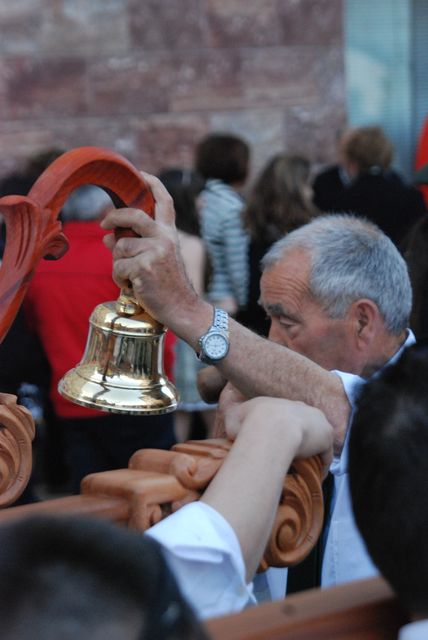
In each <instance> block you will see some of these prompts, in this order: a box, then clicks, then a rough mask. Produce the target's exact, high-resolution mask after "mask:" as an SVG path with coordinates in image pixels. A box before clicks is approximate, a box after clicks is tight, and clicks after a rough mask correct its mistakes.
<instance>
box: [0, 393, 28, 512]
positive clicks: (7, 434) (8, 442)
mask: <svg viewBox="0 0 428 640" xmlns="http://www.w3.org/2000/svg"><path fill="white" fill-rule="evenodd" d="M34 434H35V429H34V421H33V418H32V416H31V413H30V412H29V411H28V410H27V409H25V407H21V406H19V405H17V404H16V397H15V396H12V395H9V394H7V393H0V508H2V507H7V506H9V505H10V504H12V503H13V502H15V500H17V499H18V498H19V496H20V495H21V493H22V492H23V491H24V489H25V487H26V486H27V482H28V479H29V477H30V474H31V466H32V450H31V443H32V441H33V438H34Z"/></svg>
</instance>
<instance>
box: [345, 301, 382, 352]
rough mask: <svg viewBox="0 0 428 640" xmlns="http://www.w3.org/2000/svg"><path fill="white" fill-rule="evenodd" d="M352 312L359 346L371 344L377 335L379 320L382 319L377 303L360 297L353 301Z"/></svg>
mask: <svg viewBox="0 0 428 640" xmlns="http://www.w3.org/2000/svg"><path fill="white" fill-rule="evenodd" d="M350 313H351V322H352V325H353V328H354V331H355V334H354V335H355V339H356V340H357V342H358V345H359V347H364V346H367V345H369V344H370V343H371V342H372V340H373V338H374V337H375V335H376V332H377V329H378V327H379V322H381V321H382V318H381V315H380V312H379V309H378V307H377V305H376V303H375V302H373V301H372V300H368V299H367V298H360V299H359V300H356V301H355V302H353V303H352V305H351V307H350Z"/></svg>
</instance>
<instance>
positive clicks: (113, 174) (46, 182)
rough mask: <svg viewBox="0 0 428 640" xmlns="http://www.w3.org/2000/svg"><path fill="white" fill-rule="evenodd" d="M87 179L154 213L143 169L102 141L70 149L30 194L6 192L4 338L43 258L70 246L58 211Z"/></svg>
mask: <svg viewBox="0 0 428 640" xmlns="http://www.w3.org/2000/svg"><path fill="white" fill-rule="evenodd" d="M84 184H95V185H97V186H99V187H101V188H103V189H105V190H106V191H107V192H108V193H109V194H110V195H112V196H114V198H115V199H116V202H118V203H120V204H124V205H127V206H135V207H139V208H142V209H144V210H145V211H146V212H147V213H149V214H151V215H153V209H154V200H153V196H152V194H151V191H150V189H149V188H148V187H147V185H146V183H145V181H144V179H143V177H142V176H141V174H140V173H139V171H137V169H136V168H135V167H134V166H133V165H132V164H131V163H130V162H128V161H127V160H126V159H125V158H122V156H120V155H118V154H116V153H114V152H113V151H110V150H108V149H102V148H98V147H81V148H78V149H73V150H71V151H68V152H67V153H64V154H63V155H62V156H60V157H59V158H57V159H56V160H55V161H54V162H53V163H52V164H51V165H50V166H49V167H48V168H47V169H46V170H45V171H44V172H43V173H42V175H41V176H40V177H39V178H38V180H37V181H36V182H35V184H34V185H33V187H32V188H31V190H30V192H29V193H28V196H5V197H4V198H1V199H0V213H2V214H3V216H4V218H5V222H6V248H5V252H4V257H3V263H2V266H1V268H0V339H3V338H4V336H5V335H6V333H7V331H8V329H9V328H10V326H11V324H12V322H13V320H14V318H15V316H16V314H17V312H18V309H19V307H20V305H21V303H22V300H23V299H24V296H25V292H26V290H27V288H28V284H29V282H30V279H31V277H32V274H33V271H34V268H35V267H36V265H37V263H38V262H39V260H40V259H41V258H43V257H51V258H54V259H56V258H59V257H61V256H62V255H63V254H64V253H65V251H67V248H68V242H67V239H66V238H65V236H64V235H63V234H62V232H61V225H60V223H59V222H58V221H57V217H58V214H59V212H60V210H61V207H62V205H63V204H64V202H65V201H66V199H67V198H68V196H69V195H70V193H71V192H72V191H74V189H77V187H80V186H82V185H84Z"/></svg>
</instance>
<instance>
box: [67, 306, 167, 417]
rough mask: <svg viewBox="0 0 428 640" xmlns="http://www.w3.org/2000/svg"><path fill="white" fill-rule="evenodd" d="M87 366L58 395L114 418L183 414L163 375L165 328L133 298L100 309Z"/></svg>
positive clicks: (81, 366) (85, 359)
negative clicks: (115, 415) (124, 415)
mask: <svg viewBox="0 0 428 640" xmlns="http://www.w3.org/2000/svg"><path fill="white" fill-rule="evenodd" d="M89 323H90V329H89V335H88V340H87V343H86V349H85V353H84V355H83V358H82V360H81V362H80V363H79V364H78V365H77V366H76V367H75V368H74V369H71V370H70V371H69V372H68V373H66V374H65V376H64V377H63V378H62V380H60V382H59V385H58V391H59V392H60V393H61V395H63V396H64V397H65V398H67V399H68V400H71V401H72V402H75V403H77V404H80V405H83V406H85V407H91V408H93V409H100V410H102V411H111V412H114V413H133V414H151V415H154V414H160V413H169V412H170V411H174V409H176V408H177V392H176V389H175V387H174V385H173V384H172V383H171V382H170V381H169V380H168V379H167V377H166V376H165V374H164V370H163V342H164V337H165V332H166V329H165V327H164V326H163V325H162V324H160V323H159V322H157V321H156V320H154V319H153V318H152V317H151V316H150V315H149V314H148V313H146V312H145V311H144V310H143V309H142V308H141V307H139V305H138V304H137V303H136V302H135V301H134V300H133V299H132V298H131V297H129V296H127V295H124V294H122V295H121V296H120V297H119V299H118V300H117V301H116V302H105V303H103V304H100V305H98V306H97V307H96V308H95V309H94V311H93V312H92V315H91V317H90V319H89Z"/></svg>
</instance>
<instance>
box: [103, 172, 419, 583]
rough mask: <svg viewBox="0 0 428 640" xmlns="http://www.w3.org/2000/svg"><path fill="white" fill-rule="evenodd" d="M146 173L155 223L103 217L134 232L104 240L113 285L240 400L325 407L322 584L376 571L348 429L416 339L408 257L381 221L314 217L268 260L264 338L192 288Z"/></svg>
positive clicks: (141, 216) (121, 215) (135, 215)
mask: <svg viewBox="0 0 428 640" xmlns="http://www.w3.org/2000/svg"><path fill="white" fill-rule="evenodd" d="M144 177H145V178H146V180H147V182H148V184H149V185H150V188H151V189H152V191H153V194H154V197H155V200H156V219H155V220H152V219H151V218H150V217H149V216H147V215H146V214H145V213H144V212H141V211H138V210H135V209H122V210H117V211H113V212H111V213H110V214H109V215H108V216H107V217H106V219H105V220H104V222H103V226H104V228H106V229H114V228H115V227H132V229H133V230H134V231H135V232H136V233H137V234H138V236H140V237H138V238H122V239H120V240H118V241H116V240H115V239H114V237H113V236H108V237H107V238H106V240H105V242H106V243H107V245H108V246H109V247H110V248H111V249H112V250H113V257H114V278H115V280H116V282H117V283H118V284H119V285H120V286H126V285H127V284H128V283H129V282H131V283H132V287H133V290H134V294H135V296H136V297H137V298H138V299H139V300H141V302H142V303H143V304H144V306H145V308H146V309H147V310H148V311H149V312H151V313H152V314H153V315H154V316H155V317H156V318H157V319H158V320H160V321H161V322H164V323H165V324H166V325H168V326H169V327H170V328H171V329H172V330H173V331H174V332H175V333H176V334H177V335H179V336H180V337H181V338H183V339H184V340H186V341H187V342H188V343H189V344H190V345H191V346H192V347H193V348H194V349H195V351H196V352H197V353H198V354H199V357H200V358H201V359H202V360H204V361H205V362H210V363H211V364H215V365H216V366H217V367H218V369H219V371H220V372H221V373H222V375H223V376H224V377H225V378H226V379H228V380H229V381H231V382H232V383H233V385H234V386H235V387H236V388H237V389H238V390H239V391H240V392H241V393H242V394H244V395H245V396H246V397H253V396H257V395H267V396H277V397H284V398H288V399H292V400H303V401H304V402H306V403H307V404H309V405H312V406H314V407H317V408H319V409H321V410H322V411H323V412H324V414H325V415H326V417H327V419H328V420H329V422H330V423H331V424H332V425H333V428H334V446H335V454H336V458H335V461H334V463H333V466H332V472H333V474H334V476H335V496H334V500H333V510H332V514H331V521H330V526H329V530H328V535H327V539H326V544H325V553H324V560H323V568H322V585H332V584H338V583H341V582H346V581H348V580H352V579H355V578H360V577H366V576H369V575H372V574H373V573H375V571H376V570H375V568H374V566H373V565H372V563H371V561H370V558H369V557H368V555H367V553H366V551H365V548H364V545H363V543H362V541H361V538H360V536H359V534H358V532H357V530H356V527H355V524H354V520H353V516H352V512H351V508H350V504H349V491H348V478H347V435H348V433H349V429H348V425H349V421H350V418H351V415H352V408H353V404H354V398H355V394H356V392H357V390H358V388H359V386H360V385H361V384H362V383H363V381H364V379H366V378H369V377H370V376H371V375H373V374H374V373H375V372H376V371H377V370H379V369H380V368H382V367H383V366H384V365H386V364H387V363H389V362H390V361H392V360H393V359H394V358H395V357H397V355H398V354H399V353H400V352H401V350H402V348H403V347H404V346H406V345H407V344H410V343H411V342H412V340H413V336H412V334H411V333H410V332H409V331H408V330H407V329H406V327H407V322H408V316H409V313H410V308H411V289H410V283H409V279H408V274H407V269H406V266H405V263H404V261H403V259H402V258H401V256H400V254H399V253H398V251H397V250H396V249H395V247H394V245H393V244H392V242H391V241H390V240H389V239H388V238H387V237H386V236H385V235H384V234H383V233H381V232H380V231H379V229H378V228H377V227H375V226H374V225H372V224H370V223H367V222H365V221H363V220H359V219H355V218H352V217H349V216H326V217H323V218H318V219H316V220H314V221H313V222H311V223H310V224H308V225H306V226H304V227H302V228H300V229H298V230H296V231H294V232H293V233H290V234H289V235H288V236H287V237H286V238H284V239H283V240H281V241H280V242H279V243H278V244H277V245H275V246H274V247H273V248H272V249H271V251H270V252H269V253H268V255H267V256H266V258H265V260H264V273H263V277H262V282H261V300H262V303H263V306H264V307H265V309H266V311H267V313H268V314H269V316H270V318H271V324H272V327H271V333H270V338H271V339H272V340H271V341H267V340H265V339H263V338H261V337H259V336H256V335H255V334H253V333H252V332H251V331H248V330H247V329H245V328H244V327H242V326H241V325H239V324H237V323H236V322H234V321H233V320H231V319H228V317H227V315H225V314H224V312H221V311H219V310H215V311H214V317H213V308H212V306H211V305H210V304H208V303H207V302H205V301H204V300H202V299H201V298H199V297H198V296H197V295H196V294H195V292H194V291H193V289H192V287H191V286H190V285H189V283H188V280H187V278H186V275H185V272H184V268H183V264H182V260H181V257H180V253H179V247H178V243H177V239H176V238H177V236H176V231H175V227H174V211H173V206H172V201H171V198H170V197H169V196H168V194H167V193H166V192H165V190H164V189H163V188H162V186H161V185H160V183H159V181H157V180H156V179H155V178H153V177H151V176H149V175H147V174H144ZM275 342H281V343H282V344H276V343H275ZM283 345H285V347H286V348H284V346H283ZM226 391H227V392H229V393H230V391H231V390H230V388H229V389H227V390H226Z"/></svg>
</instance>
